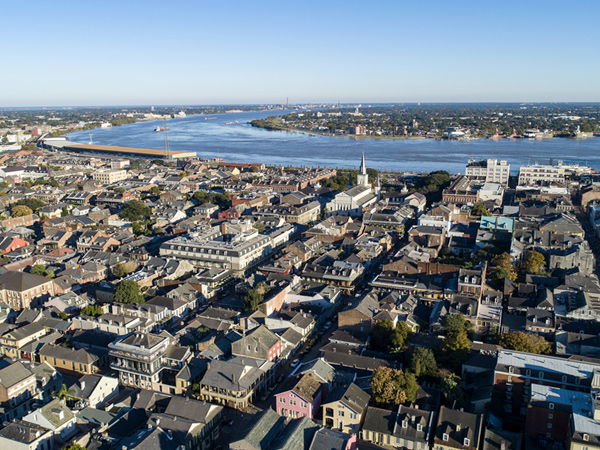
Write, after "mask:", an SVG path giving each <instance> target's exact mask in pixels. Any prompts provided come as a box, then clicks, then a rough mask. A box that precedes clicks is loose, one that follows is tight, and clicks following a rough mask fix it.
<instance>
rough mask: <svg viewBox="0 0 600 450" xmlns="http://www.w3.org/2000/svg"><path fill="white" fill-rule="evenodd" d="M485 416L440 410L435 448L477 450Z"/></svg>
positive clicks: (434, 441)
mask: <svg viewBox="0 0 600 450" xmlns="http://www.w3.org/2000/svg"><path fill="white" fill-rule="evenodd" d="M482 430H483V415H481V414H471V413H468V412H465V411H458V410H455V409H450V408H446V407H445V406H442V407H441V408H440V415H439V419H438V424H437V427H436V429H435V435H434V440H433V448H435V449H436V450H450V449H455V450H477V449H478V448H479V444H480V443H481V432H482Z"/></svg>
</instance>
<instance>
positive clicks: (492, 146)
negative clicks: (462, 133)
mask: <svg viewBox="0 0 600 450" xmlns="http://www.w3.org/2000/svg"><path fill="white" fill-rule="evenodd" d="M276 113H277V114H286V113H287V111H277V112H273V111H260V112H241V113H226V114H217V115H213V116H204V115H196V116H188V117H185V118H182V119H173V120H168V121H167V126H168V128H169V131H168V138H169V148H170V149H171V150H181V151H189V152H196V153H197V154H198V156H200V157H203V158H212V157H221V158H223V159H224V160H226V161H230V162H259V163H264V164H269V165H291V166H296V167H300V166H312V167H318V166H322V167H323V166H327V167H337V168H343V167H351V168H358V166H359V164H360V158H361V155H362V152H364V153H365V159H366V162H367V167H371V168H373V169H380V170H381V169H388V170H400V171H432V170H440V169H443V170H448V171H450V172H451V173H462V172H464V167H465V164H466V163H467V161H468V160H469V159H470V158H475V159H486V158H496V159H503V160H507V161H508V162H509V163H510V164H511V172H513V173H516V172H518V170H519V166H521V165H525V164H534V163H536V162H538V163H540V164H548V163H549V161H550V159H551V158H553V159H554V161H555V162H556V161H557V160H564V161H565V162H566V161H569V162H579V163H586V162H587V163H588V165H590V166H591V167H593V168H595V169H596V170H599V171H600V153H599V150H600V138H591V139H564V138H554V139H545V140H539V141H536V140H532V139H499V140H497V141H496V140H491V139H478V140H473V141H436V140H433V139H414V140H406V139H359V140H355V139H348V138H337V137H331V136H320V135H312V134H308V133H301V132H288V131H268V130H264V129H260V128H254V127H252V126H250V124H248V122H249V121H250V120H253V119H263V118H265V117H267V116H270V115H273V114H276ZM207 117H216V118H215V119H212V120H205V119H206V118H207ZM235 121H238V122H239V123H237V124H229V125H227V124H226V122H235ZM157 126H162V122H160V121H159V122H138V123H134V124H128V125H122V126H119V127H113V128H97V129H94V130H90V131H77V132H74V133H70V134H68V136H69V139H70V140H71V141H73V142H77V143H82V144H87V143H89V140H90V136H89V133H92V140H93V143H94V144H102V145H119V146H125V147H141V148H155V149H164V134H163V133H159V132H155V131H154V129H155V128H156V127H157Z"/></svg>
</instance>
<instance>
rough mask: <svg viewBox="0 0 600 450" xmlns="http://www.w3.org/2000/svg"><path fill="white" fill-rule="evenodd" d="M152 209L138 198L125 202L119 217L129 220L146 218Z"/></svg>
mask: <svg viewBox="0 0 600 450" xmlns="http://www.w3.org/2000/svg"><path fill="white" fill-rule="evenodd" d="M151 214H152V210H151V209H150V208H149V207H148V206H146V205H144V203H142V202H141V201H139V200H131V201H130V202H127V203H126V204H125V206H124V207H123V209H122V210H121V212H120V214H119V217H120V218H121V219H126V220H130V221H132V222H133V221H136V220H143V219H148V218H149V217H150V215H151Z"/></svg>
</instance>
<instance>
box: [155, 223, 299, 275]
mask: <svg viewBox="0 0 600 450" xmlns="http://www.w3.org/2000/svg"><path fill="white" fill-rule="evenodd" d="M240 225H241V227H240V230H238V231H237V232H235V233H228V232H227V230H226V229H225V228H226V227H225V226H224V227H221V228H219V227H213V228H209V229H204V230H202V231H200V232H192V233H189V234H187V235H185V236H182V237H176V238H175V239H172V240H170V241H167V242H165V243H164V244H162V245H161V247H160V255H161V256H167V257H172V258H182V259H187V260H190V261H191V262H192V263H193V264H194V265H195V266H196V267H199V268H205V269H213V268H217V269H228V270H232V271H235V272H237V273H240V272H244V271H246V270H249V269H251V268H253V267H256V266H257V265H258V264H260V263H261V262H264V261H265V260H266V259H267V258H269V257H270V256H271V255H272V254H273V253H274V252H275V251H276V250H277V249H279V248H280V247H282V246H283V245H285V244H286V243H287V242H288V241H289V238H290V235H291V234H292V232H293V231H294V227H293V225H291V224H285V225H283V226H281V227H279V228H275V229H272V230H269V232H268V233H265V234H260V233H258V231H257V230H256V229H255V228H253V227H252V225H251V224H250V223H249V221H248V222H244V223H241V224H240Z"/></svg>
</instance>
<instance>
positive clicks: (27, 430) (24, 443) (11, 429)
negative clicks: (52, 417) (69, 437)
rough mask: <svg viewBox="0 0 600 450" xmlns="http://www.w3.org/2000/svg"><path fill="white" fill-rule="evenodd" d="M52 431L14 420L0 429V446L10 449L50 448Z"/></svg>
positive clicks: (38, 449) (43, 449) (45, 449)
mask: <svg viewBox="0 0 600 450" xmlns="http://www.w3.org/2000/svg"><path fill="white" fill-rule="evenodd" d="M53 443H54V439H53V432H52V430H49V429H48V428H44V427H42V426H40V425H36V424H33V423H28V422H24V421H22V420H15V421H14V422H10V423H9V424H8V425H6V426H5V427H4V428H2V429H1V430H0V447H2V448H5V449H11V450H50V449H51V448H52V447H53Z"/></svg>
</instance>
